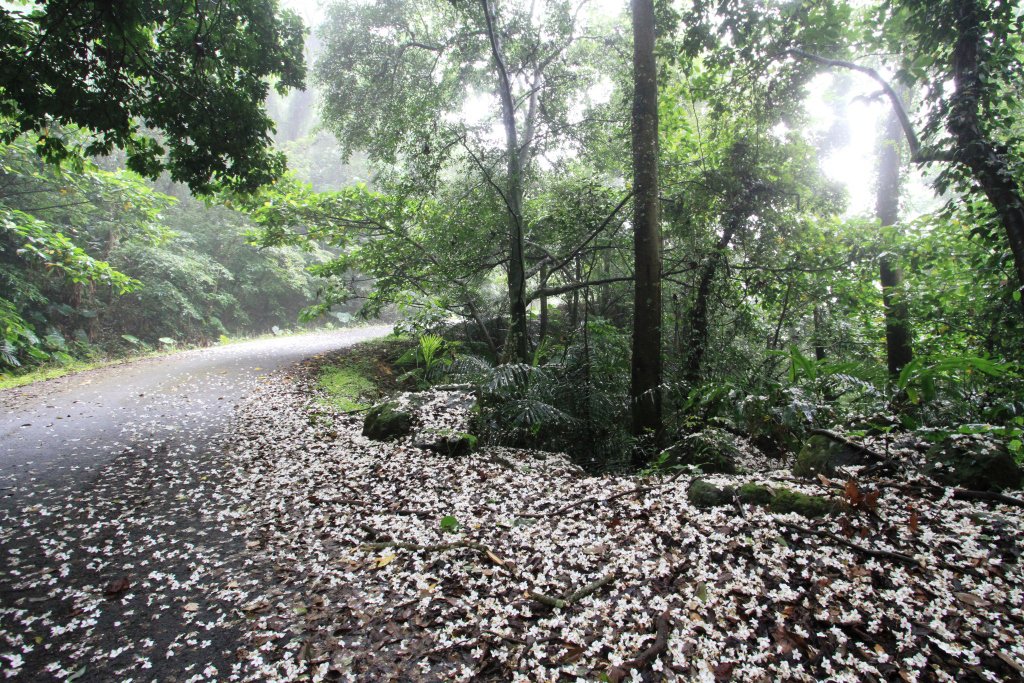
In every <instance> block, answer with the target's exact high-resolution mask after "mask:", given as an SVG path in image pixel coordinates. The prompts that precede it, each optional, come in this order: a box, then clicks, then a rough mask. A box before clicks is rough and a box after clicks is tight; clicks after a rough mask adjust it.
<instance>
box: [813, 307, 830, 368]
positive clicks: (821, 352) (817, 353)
mask: <svg viewBox="0 0 1024 683" xmlns="http://www.w3.org/2000/svg"><path fill="white" fill-rule="evenodd" d="M824 327H825V311H824V310H823V309H822V307H821V306H815V307H814V359H815V360H817V361H819V362H820V361H823V360H825V359H826V358H828V353H827V352H826V351H825V344H824V343H823V342H822V340H821V338H822V334H823V329H822V328H824Z"/></svg>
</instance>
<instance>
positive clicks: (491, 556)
mask: <svg viewBox="0 0 1024 683" xmlns="http://www.w3.org/2000/svg"><path fill="white" fill-rule="evenodd" d="M487 559H488V560H490V561H491V562H493V563H494V564H496V565H498V566H499V567H504V566H505V560H503V559H501V558H500V557H498V556H497V555H495V554H494V553H492V552H491V551H490V550H488V551H487Z"/></svg>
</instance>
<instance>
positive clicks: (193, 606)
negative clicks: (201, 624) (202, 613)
mask: <svg viewBox="0 0 1024 683" xmlns="http://www.w3.org/2000/svg"><path fill="white" fill-rule="evenodd" d="M185 611H186V612H198V611H199V603H197V602H190V603H187V604H186V605H185Z"/></svg>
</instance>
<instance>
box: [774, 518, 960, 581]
mask: <svg viewBox="0 0 1024 683" xmlns="http://www.w3.org/2000/svg"><path fill="white" fill-rule="evenodd" d="M779 523H780V524H781V525H782V526H784V527H786V528H788V529H792V530H793V531H797V532H799V533H803V534H807V535H808V536H817V537H819V538H826V539H828V540H830V541H832V542H833V543H838V544H839V545H841V546H845V547H847V548H849V549H850V550H854V551H856V552H858V553H861V554H862V555H867V556H869V557H877V558H879V559H883V560H892V561H894V562H899V563H901V564H905V565H907V566H908V567H917V568H918V569H924V568H925V567H926V565H924V564H923V563H922V562H920V561H918V560H916V559H914V558H913V557H911V556H910V555H907V554H906V553H900V552H896V551H894V550H879V549H876V548H868V547H866V546H863V545H859V544H857V543H854V542H853V541H848V540H846V539H845V538H842V537H841V536H836V535H835V534H833V533H832V532H830V531H824V530H822V529H810V528H808V527H805V526H800V525H799V524H793V523H791V522H783V521H781V520H780V521H779ZM935 566H937V567H940V568H942V569H948V570H950V571H954V572H958V573H960V574H971V575H972V576H978V571H977V570H976V569H974V568H973V567H958V566H956V565H954V564H950V563H948V562H942V561H939V562H936V563H935Z"/></svg>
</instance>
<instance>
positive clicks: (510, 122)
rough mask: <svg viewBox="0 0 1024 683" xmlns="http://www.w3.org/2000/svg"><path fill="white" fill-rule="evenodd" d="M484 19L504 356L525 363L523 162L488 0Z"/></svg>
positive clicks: (504, 68)
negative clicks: (504, 283)
mask: <svg viewBox="0 0 1024 683" xmlns="http://www.w3.org/2000/svg"><path fill="white" fill-rule="evenodd" d="M481 3H482V4H483V9H484V17H485V19H486V20H487V36H488V38H489V39H490V43H491V54H492V55H493V57H494V64H495V68H496V69H497V71H498V95H499V97H500V98H501V122H502V125H503V127H504V128H505V156H506V157H507V164H508V166H507V172H506V173H507V175H506V179H505V198H504V199H505V204H506V209H507V210H508V240H509V254H508V308H509V328H508V336H507V337H506V339H505V350H504V354H503V355H504V356H505V357H506V358H510V359H513V360H516V361H518V362H520V363H526V362H528V360H529V352H528V349H527V339H526V335H527V331H526V263H525V261H524V259H523V163H522V157H521V156H520V152H519V133H518V129H517V128H516V108H515V100H514V98H513V95H512V82H511V81H510V80H509V75H508V68H507V66H506V65H505V57H504V54H503V53H502V49H501V40H500V38H499V36H498V29H497V26H496V25H495V24H496V22H495V17H494V8H493V7H492V6H491V3H490V0H481Z"/></svg>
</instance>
